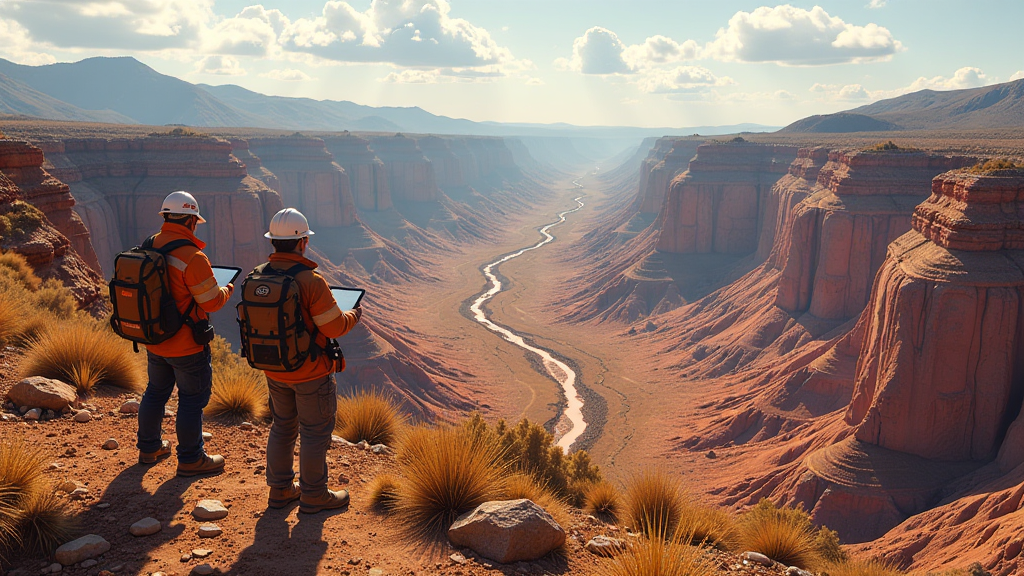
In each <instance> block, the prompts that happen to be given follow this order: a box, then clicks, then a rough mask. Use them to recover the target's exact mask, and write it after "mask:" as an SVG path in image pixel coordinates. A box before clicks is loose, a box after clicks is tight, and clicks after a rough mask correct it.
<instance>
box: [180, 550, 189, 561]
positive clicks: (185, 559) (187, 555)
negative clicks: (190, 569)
mask: <svg viewBox="0 0 1024 576" xmlns="http://www.w3.org/2000/svg"><path fill="white" fill-rule="evenodd" d="M191 559H192V555H191V554H189V553H188V552H186V553H184V554H182V555H181V558H178V560H180V561H182V562H188V561H189V560H191Z"/></svg>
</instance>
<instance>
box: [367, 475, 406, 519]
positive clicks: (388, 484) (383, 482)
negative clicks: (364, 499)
mask: <svg viewBox="0 0 1024 576" xmlns="http://www.w3.org/2000/svg"><path fill="white" fill-rule="evenodd" d="M398 492H399V482H398V478H396V477H395V476H394V475H392V474H379V475H378V476H377V477H376V478H374V479H373V482H370V502H372V503H373V506H374V507H376V508H377V509H378V510H380V511H382V512H392V511H394V509H395V506H396V505H397V503H398Z"/></svg>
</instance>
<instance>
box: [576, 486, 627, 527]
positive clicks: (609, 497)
mask: <svg viewBox="0 0 1024 576" xmlns="http://www.w3.org/2000/svg"><path fill="white" fill-rule="evenodd" d="M583 500H584V504H585V510H586V511H587V512H589V513H591V514H594V515H595V516H604V517H605V518H608V519H612V520H613V519H615V518H617V517H618V515H619V512H620V511H621V508H622V502H621V499H620V497H619V490H618V488H616V487H615V485H614V484H612V483H611V482H607V481H604V480H602V481H600V482H594V483H593V484H591V485H590V486H588V487H587V490H586V493H585V495H584V497H583Z"/></svg>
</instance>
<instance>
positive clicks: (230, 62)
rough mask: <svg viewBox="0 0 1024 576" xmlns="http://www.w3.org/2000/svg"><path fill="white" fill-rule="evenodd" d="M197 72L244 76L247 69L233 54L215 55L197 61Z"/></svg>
mask: <svg viewBox="0 0 1024 576" xmlns="http://www.w3.org/2000/svg"><path fill="white" fill-rule="evenodd" d="M196 72H198V73H200V74H214V75H217V76H244V75H245V74H246V71H245V69H244V68H242V63H241V62H239V61H238V59H237V58H235V57H233V56H220V55H213V56H207V57H206V58H203V59H202V60H200V61H199V62H197V63H196Z"/></svg>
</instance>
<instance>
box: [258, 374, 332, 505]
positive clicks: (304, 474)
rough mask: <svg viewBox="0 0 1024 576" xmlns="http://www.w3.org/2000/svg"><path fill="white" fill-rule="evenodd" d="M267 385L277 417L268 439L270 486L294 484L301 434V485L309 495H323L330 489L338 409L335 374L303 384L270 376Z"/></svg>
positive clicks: (304, 492) (268, 480) (277, 486)
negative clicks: (330, 450) (329, 454)
mask: <svg viewBox="0 0 1024 576" xmlns="http://www.w3.org/2000/svg"><path fill="white" fill-rule="evenodd" d="M267 386H269V388H270V413H271V414H272V415H273V416H274V424H273V425H272V426H271V427H270V437H269V438H268V440H267V485H268V486H270V487H271V488H287V487H289V486H291V485H292V479H293V478H295V472H294V470H293V467H292V465H293V463H294V460H295V440H296V438H298V436H299V435H300V434H301V435H302V443H301V444H300V445H299V487H300V488H301V489H302V493H303V494H305V495H308V496H314V497H315V496H321V495H323V494H324V493H326V491H327V449H328V448H329V447H330V446H331V435H332V433H333V432H334V415H335V414H336V413H337V411H338V391H337V388H336V386H335V383H334V374H331V375H329V376H325V377H323V378H320V379H319V380H313V381H311V382H303V383H302V384H284V383H281V382H277V381H275V380H272V379H270V378H269V377H268V378H267Z"/></svg>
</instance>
